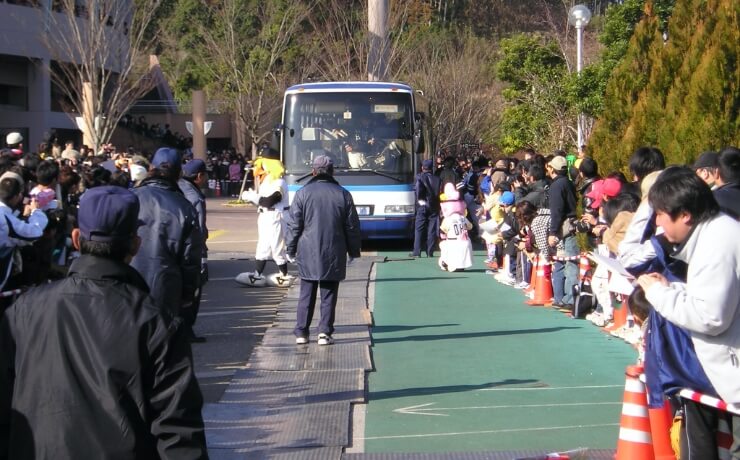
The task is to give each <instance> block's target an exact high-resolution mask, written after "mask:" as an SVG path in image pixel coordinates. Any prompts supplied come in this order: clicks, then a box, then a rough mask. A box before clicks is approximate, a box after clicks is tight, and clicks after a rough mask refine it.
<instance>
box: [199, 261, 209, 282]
mask: <svg viewBox="0 0 740 460" xmlns="http://www.w3.org/2000/svg"><path fill="white" fill-rule="evenodd" d="M207 282H208V259H201V260H200V285H201V286H203V285H205V284H206V283H207Z"/></svg>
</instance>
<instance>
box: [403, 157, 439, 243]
mask: <svg viewBox="0 0 740 460" xmlns="http://www.w3.org/2000/svg"><path fill="white" fill-rule="evenodd" d="M439 186H440V180H439V177H437V176H435V175H434V174H432V160H424V161H423V162H422V163H421V173H419V175H418V176H417V177H416V183H415V184H414V191H415V193H416V219H415V223H414V250H413V252H412V253H411V254H410V256H411V257H419V256H420V255H421V246H422V243H423V242H426V253H427V257H434V248H435V247H436V246H437V237H438V236H439V209H440V208H439ZM425 240H426V241H425Z"/></svg>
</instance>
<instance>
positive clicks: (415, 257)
mask: <svg viewBox="0 0 740 460" xmlns="http://www.w3.org/2000/svg"><path fill="white" fill-rule="evenodd" d="M409 257H411V258H412V259H418V258H419V257H421V256H420V255H419V254H414V253H413V252H409Z"/></svg>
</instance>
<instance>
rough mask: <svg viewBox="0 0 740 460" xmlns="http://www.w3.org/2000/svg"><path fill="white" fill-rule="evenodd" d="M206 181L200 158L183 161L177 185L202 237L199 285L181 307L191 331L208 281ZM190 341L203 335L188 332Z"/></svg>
mask: <svg viewBox="0 0 740 460" xmlns="http://www.w3.org/2000/svg"><path fill="white" fill-rule="evenodd" d="M207 183H208V175H207V172H206V163H205V162H204V161H203V160H201V159H198V158H196V159H194V160H190V161H188V162H187V163H185V164H184V165H183V167H182V178H180V180H179V181H177V186H178V187H179V188H180V191H182V193H183V194H184V195H185V198H186V199H187V200H188V201H189V202H190V204H192V205H193V207H194V208H195V212H196V214H198V226H199V227H200V234H201V237H202V243H201V244H202V249H203V253H202V255H201V259H200V286H199V287H198V290H197V291H196V292H195V295H194V297H193V301H192V302H191V303H190V305H187V306H184V307H183V319H184V320H185V324H187V325H188V326H189V327H190V330H191V331H192V329H193V325H195V319H196V318H197V316H198V310H200V296H201V294H202V292H203V286H205V284H206V281H208V248H207V247H206V241H207V240H208V227H207V226H206V196H205V195H204V194H203V192H202V191H201V189H202V188H203V187H205V186H206V184H207ZM190 341H191V342H205V341H206V339H205V337H198V336H196V335H195V333H194V332H193V333H191V334H190Z"/></svg>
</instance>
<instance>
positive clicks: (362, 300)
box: [203, 257, 374, 460]
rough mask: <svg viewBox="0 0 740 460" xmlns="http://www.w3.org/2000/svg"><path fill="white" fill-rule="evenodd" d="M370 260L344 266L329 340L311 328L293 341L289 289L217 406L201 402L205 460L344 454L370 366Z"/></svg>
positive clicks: (294, 291) (293, 293) (320, 458)
mask: <svg viewBox="0 0 740 460" xmlns="http://www.w3.org/2000/svg"><path fill="white" fill-rule="evenodd" d="M373 261H374V258H373V257H362V258H360V259H359V260H358V261H357V262H356V263H355V264H354V265H353V266H351V267H349V268H348V270H347V279H346V280H345V281H343V282H342V283H341V285H340V288H339V293H340V297H339V302H338V304H337V312H336V322H335V326H336V331H335V333H334V338H335V340H336V343H335V344H334V345H332V346H326V347H319V346H318V345H317V344H316V339H317V336H318V331H317V330H316V329H315V328H312V331H311V343H310V344H309V345H296V344H295V337H294V336H293V327H294V325H295V310H296V302H297V298H298V285H297V284H295V285H294V286H292V287H291V288H289V289H288V292H287V294H286V296H285V298H284V299H283V301H282V302H281V303H280V304H279V305H278V307H277V316H276V318H275V322H274V324H273V326H272V327H270V328H268V329H267V331H266V332H265V335H264V337H263V339H262V343H261V344H260V345H258V346H257V347H255V349H254V352H253V353H252V355H251V356H250V358H249V361H248V363H247V369H246V370H243V371H238V372H236V374H234V377H233V378H232V380H231V382H230V384H229V386H228V388H227V389H226V391H225V392H224V394H223V396H222V398H221V400H220V401H219V402H218V403H217V404H207V405H205V407H204V408H203V418H204V421H205V424H206V438H207V442H208V449H209V455H210V458H211V459H214V460H222V459H224V460H225V459H229V460H230V459H250V460H252V459H289V458H290V459H293V458H295V459H316V460H332V459H336V460H339V459H340V458H341V457H342V451H343V449H344V448H345V447H347V446H349V445H350V444H351V420H352V418H351V417H352V404H354V403H362V402H364V401H365V395H366V388H365V382H366V373H367V372H369V371H370V370H372V361H371V357H370V324H371V317H370V314H369V310H368V308H367V287H368V279H369V277H370V270H371V268H372V266H373ZM316 316H318V308H317V311H316ZM316 324H317V319H316V318H315V319H314V325H316Z"/></svg>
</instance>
